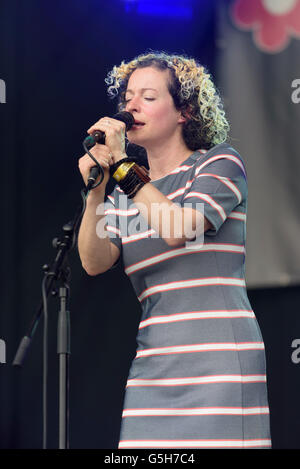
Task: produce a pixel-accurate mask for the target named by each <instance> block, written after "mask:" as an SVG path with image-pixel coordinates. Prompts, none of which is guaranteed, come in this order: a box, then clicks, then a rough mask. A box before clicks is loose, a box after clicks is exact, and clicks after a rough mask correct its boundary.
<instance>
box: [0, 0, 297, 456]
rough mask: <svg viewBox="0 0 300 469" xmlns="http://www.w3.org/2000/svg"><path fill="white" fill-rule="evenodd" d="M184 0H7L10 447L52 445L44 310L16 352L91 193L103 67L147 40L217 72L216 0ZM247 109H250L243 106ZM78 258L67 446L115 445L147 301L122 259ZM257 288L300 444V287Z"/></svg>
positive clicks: (3, 75)
mask: <svg viewBox="0 0 300 469" xmlns="http://www.w3.org/2000/svg"><path fill="white" fill-rule="evenodd" d="M169 3H170V2H169ZM173 3H174V5H175V6H176V5H177V4H179V3H180V2H173ZM126 5H127V10H128V11H127V10H126ZM185 5H186V6H188V7H189V6H190V7H191V8H192V11H193V15H192V17H189V16H188V15H187V17H185V18H183V17H181V18H180V17H179V18H176V17H175V18H172V17H170V16H168V17H160V16H155V15H153V14H152V15H150V16H145V15H140V14H139V13H138V12H137V9H136V7H135V2H125V1H122V0H110V1H109V2H104V1H100V0H85V1H78V0H77V1H76V0H64V1H58V0H56V1H51V2H41V1H38V0H37V1H23V0H19V1H16V0H11V1H8V0H2V2H1V4H0V79H1V80H3V82H5V85H6V89H5V100H4V99H2V102H1V104H0V115H1V139H0V148H1V201H2V217H1V219H2V227H1V296H0V339H2V341H5V345H6V363H2V364H0V447H1V448H41V447H42V335H43V324H42V321H41V323H40V324H39V328H38V329H37V332H36V334H35V336H34V341H33V343H32V346H31V348H30V350H29V353H28V356H27V359H26V361H25V364H24V367H23V368H22V369H15V368H13V367H12V360H13V358H14V355H15V352H16V350H17V347H18V345H19V342H20V339H21V338H22V337H23V336H24V335H25V333H26V332H27V330H28V327H29V325H30V322H31V319H32V317H33V314H34V312H35V310H36V307H37V305H38V303H39V301H40V298H41V282H42V278H43V273H42V266H43V264H45V263H47V262H50V261H51V260H52V259H53V256H54V249H53V248H52V246H51V242H52V239H53V238H54V237H56V236H59V235H60V234H61V228H62V226H63V225H64V223H66V222H68V221H69V220H70V219H71V218H72V217H73V215H74V213H75V211H76V209H77V207H78V205H79V204H80V203H81V197H80V190H81V188H82V185H83V183H82V180H81V176H80V173H79V171H78V168H77V160H78V158H79V157H80V156H82V154H83V149H82V141H83V139H84V138H85V136H86V129H88V128H89V127H90V126H91V124H93V123H94V122H95V121H96V120H98V118H100V117H101V116H103V115H113V114H114V113H115V112H116V108H115V103H114V102H113V101H110V100H109V99H108V98H107V95H106V86H105V83H104V78H105V77H106V74H107V72H108V71H109V70H110V69H111V68H112V67H113V65H115V64H119V63H120V62H121V60H123V59H124V60H129V59H131V58H132V57H134V56H136V55H137V54H139V53H142V52H144V51H145V50H147V49H149V48H151V49H154V50H165V51H167V52H170V53H179V54H187V55H190V56H195V57H196V58H197V59H198V60H199V61H200V62H202V63H203V64H204V65H206V66H207V67H208V69H209V70H210V71H211V72H212V74H213V75H214V77H215V79H216V81H217V83H218V76H217V74H216V70H217V64H216V57H217V52H218V50H217V49H218V47H220V42H218V40H217V39H218V38H217V17H218V14H217V9H218V1H211V0H205V1H203V0H202V1H194V2H192V1H190V2H189V1H186V2H185ZM174 8H175V7H174ZM241 34H242V33H241ZM243 34H248V33H243ZM294 41H297V40H296V39H294ZM232 73H238V72H237V71H236V70H235V71H234V70H233V71H232ZM294 78H297V77H296V76H295V77H294ZM299 78H300V77H299ZM221 92H222V88H221ZM4 101H5V102H4ZM229 105H230V103H229ZM298 106H300V104H299V105H298ZM241 114H243V119H244V120H245V121H247V112H246V110H244V109H243V110H242V111H241ZM249 125H250V123H249ZM298 141H299V140H298ZM258 146H259V143H258ZM249 190H250V191H251V187H250V188H249ZM266 190H267V188H266ZM292 195H293V194H291V196H292ZM297 202H298V201H295V203H296V205H297ZM298 226H299V225H298ZM260 229H262V230H263V227H260ZM286 230H287V231H288V230H289V226H286ZM299 239H300V237H299ZM282 242H283V243H284V242H285V240H284V239H283V240H282ZM287 242H288V241H287V240H286V243H287ZM248 255H249V254H248ZM69 261H70V266H71V271H72V277H71V301H70V311H71V351H72V355H71V369H70V446H71V448H106V449H108V448H116V447H117V443H118V436H119V428H120V422H121V413H122V400H123V390H124V386H125V383H126V379H127V373H128V370H129V366H130V362H131V360H132V358H133V357H134V354H135V347H136V343H135V336H136V332H137V327H138V321H139V314H140V306H139V303H138V301H137V299H136V298H135V295H134V293H133V291H132V288H131V283H130V281H129V279H128V278H127V277H126V275H125V274H124V272H123V270H122V265H119V266H118V267H117V268H115V269H114V270H112V271H110V272H107V273H105V274H103V275H99V276H97V277H89V276H88V275H87V274H86V273H85V272H84V271H83V269H82V268H81V264H80V261H79V257H78V254H77V252H76V251H73V252H72V253H71V255H70V256H69ZM248 293H249V298H250V301H251V304H252V306H253V309H254V311H255V313H256V315H257V318H258V321H259V324H260V327H261V330H262V334H263V337H264V341H265V346H266V356H267V371H268V386H269V403H270V412H271V428H272V440H273V447H274V448H300V435H299V429H298V422H299V417H300V403H299V397H298V396H299V389H300V363H298V362H300V354H299V357H298V353H297V347H299V346H300V319H299V312H300V288H299V286H298V285H297V284H293V285H289V286H284V287H278V286H276V288H275V287H273V288H272V286H270V287H269V288H262V287H261V288H256V289H249V292H248ZM49 308H50V310H49V329H50V330H49V448H57V447H58V358H57V354H56V328H57V311H58V300H57V299H56V298H52V299H51V300H50V303H49ZM298 338H299V340H298V341H297V339H298ZM2 344H3V342H2Z"/></svg>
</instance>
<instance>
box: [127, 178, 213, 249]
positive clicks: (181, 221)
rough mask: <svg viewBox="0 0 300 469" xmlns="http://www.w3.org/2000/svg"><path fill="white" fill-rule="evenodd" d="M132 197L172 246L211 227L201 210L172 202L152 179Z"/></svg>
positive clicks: (151, 225)
mask: <svg viewBox="0 0 300 469" xmlns="http://www.w3.org/2000/svg"><path fill="white" fill-rule="evenodd" d="M133 201H134V203H135V204H136V206H137V208H138V209H139V211H140V214H141V215H142V216H143V217H144V218H145V219H146V221H147V223H148V225H149V226H150V227H151V228H153V229H154V230H155V231H156V232H157V233H159V235H160V237H161V238H163V239H164V240H165V242H166V243H167V244H168V245H169V246H175V247H176V246H180V245H182V244H184V243H185V242H186V241H188V240H191V239H193V238H194V237H195V236H198V235H200V234H201V233H203V232H205V231H206V230H208V229H210V228H211V225H210V223H209V221H208V220H207V219H206V218H205V217H204V216H203V215H202V214H201V213H200V212H198V211H197V210H194V209H192V208H188V207H186V208H184V207H180V206H179V205H178V204H175V203H173V202H171V201H170V200H169V199H168V198H167V197H166V196H165V195H164V194H162V193H161V192H160V191H159V190H158V189H157V188H156V187H155V186H154V185H153V184H151V182H148V183H146V184H145V185H144V186H143V187H142V188H141V189H140V190H139V191H138V192H137V194H136V195H135V196H134V197H133Z"/></svg>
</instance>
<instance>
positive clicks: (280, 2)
mask: <svg viewBox="0 0 300 469" xmlns="http://www.w3.org/2000/svg"><path fill="white" fill-rule="evenodd" d="M231 14H232V18H233V21H234V23H235V24H236V26H238V27H239V28H240V29H243V30H253V37H254V42H255V43H256V45H257V47H258V48H259V49H261V50H263V51H264V52H269V53H275V52H280V51H282V50H283V49H285V48H286V47H287V45H288V43H289V41H290V36H294V37H298V38H300V0H236V1H235V2H234V4H233V6H232V11H231Z"/></svg>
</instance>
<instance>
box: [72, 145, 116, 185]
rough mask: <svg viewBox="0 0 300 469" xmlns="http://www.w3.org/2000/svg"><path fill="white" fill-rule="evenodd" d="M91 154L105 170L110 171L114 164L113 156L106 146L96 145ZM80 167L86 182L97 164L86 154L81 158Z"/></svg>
mask: <svg viewBox="0 0 300 469" xmlns="http://www.w3.org/2000/svg"><path fill="white" fill-rule="evenodd" d="M90 153H91V154H92V155H93V157H94V158H95V160H97V161H98V163H99V164H100V165H101V166H102V167H103V168H106V169H109V167H110V166H111V165H112V164H113V163H114V158H113V155H112V153H111V151H110V149H109V148H108V147H107V146H106V145H99V144H96V145H95V146H94V147H93V148H91V150H90ZM78 166H79V170H80V172H81V174H82V177H83V179H84V180H85V181H86V180H87V178H88V176H89V173H90V169H91V168H92V167H93V166H95V162H94V161H93V160H92V158H91V157H90V156H89V155H88V154H85V155H83V156H82V157H81V158H79V160H78Z"/></svg>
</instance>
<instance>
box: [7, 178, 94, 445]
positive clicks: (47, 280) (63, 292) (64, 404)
mask: <svg viewBox="0 0 300 469" xmlns="http://www.w3.org/2000/svg"><path fill="white" fill-rule="evenodd" d="M89 189H90V185H88V186H87V188H85V189H83V190H82V192H81V195H82V197H83V207H81V208H80V209H79V210H78V211H77V213H76V215H75V217H74V219H73V221H71V222H69V223H67V224H65V225H64V226H63V228H62V229H63V234H62V236H61V238H54V239H53V241H52V245H53V247H54V248H55V249H56V251H57V253H56V256H55V259H54V261H53V262H52V264H51V267H49V266H48V265H44V266H43V270H44V272H45V274H44V280H43V300H42V301H41V303H40V305H39V306H38V308H37V312H36V314H35V316H34V317H33V319H32V322H31V325H30V328H29V330H28V333H27V334H26V335H25V336H24V337H23V339H22V340H21V342H20V345H19V347H18V350H17V353H16V355H15V358H14V361H13V366H22V364H23V362H24V359H25V355H26V353H27V351H28V348H29V346H30V344H31V341H32V338H33V335H34V333H35V331H36V328H37V326H38V323H39V320H40V318H41V315H42V313H43V311H44V312H46V310H47V298H48V296H49V294H50V293H51V294H52V295H53V296H54V295H56V293H57V286H56V285H55V283H56V282H59V283H60V284H61V285H60V286H59V288H58V292H59V300H60V310H59V314H58V325H57V353H58V355H59V449H68V448H69V360H70V353H71V349H70V312H69V311H68V299H69V297H70V285H69V278H70V268H69V266H68V260H67V255H68V253H69V251H71V250H72V249H73V248H74V246H75V244H76V228H77V227H78V225H79V222H80V220H81V218H82V216H83V213H84V210H85V200H86V197H87V196H88V192H89ZM44 345H45V344H44ZM44 351H45V350H44ZM44 368H45V363H44ZM44 371H45V370H44ZM45 382H46V377H45V375H44V432H43V448H44V449H46V446H47V436H46V433H47V432H46V429H47V425H45V423H46V415H47V412H46V402H45V395H46V389H45ZM45 414H46V415H45Z"/></svg>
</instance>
